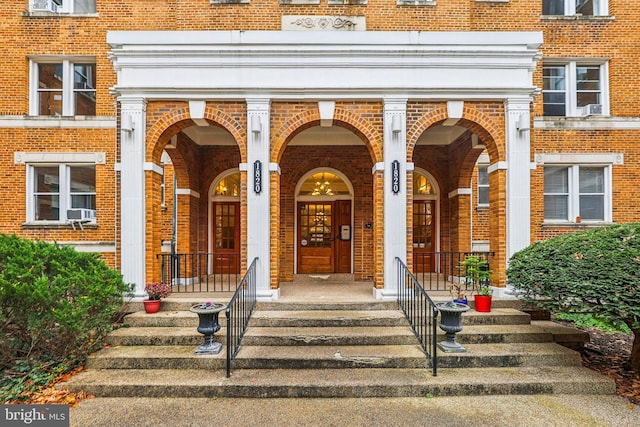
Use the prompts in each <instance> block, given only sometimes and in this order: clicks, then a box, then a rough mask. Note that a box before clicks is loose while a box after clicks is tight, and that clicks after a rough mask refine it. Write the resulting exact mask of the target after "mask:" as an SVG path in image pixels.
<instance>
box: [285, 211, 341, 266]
mask: <svg viewBox="0 0 640 427" xmlns="http://www.w3.org/2000/svg"><path fill="white" fill-rule="evenodd" d="M297 210H298V218H297V220H298V233H297V252H298V273H299V274H313V273H350V272H351V201H348V200H344V201H343V200H339V201H335V202H299V203H298V209H297Z"/></svg>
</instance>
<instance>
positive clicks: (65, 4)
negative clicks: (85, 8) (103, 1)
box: [29, 0, 96, 15]
mask: <svg viewBox="0 0 640 427" xmlns="http://www.w3.org/2000/svg"><path fill="white" fill-rule="evenodd" d="M41 1H47V3H48V4H49V5H50V7H49V9H50V10H45V9H35V8H34V7H35V3H36V0H29V9H30V10H31V11H32V12H45V13H66V14H74V13H75V14H78V15H80V14H82V15H85V14H86V13H84V12H83V13H80V12H76V11H75V10H74V6H75V1H74V0H41ZM93 3H94V5H96V1H95V0H94V2H93ZM52 4H55V5H57V8H56V10H54V8H53V7H52V6H51V5H52ZM87 13H88V14H94V13H96V12H87Z"/></svg>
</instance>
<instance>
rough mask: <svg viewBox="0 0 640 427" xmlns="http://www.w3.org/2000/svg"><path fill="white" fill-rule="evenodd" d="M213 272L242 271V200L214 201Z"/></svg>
mask: <svg viewBox="0 0 640 427" xmlns="http://www.w3.org/2000/svg"><path fill="white" fill-rule="evenodd" d="M211 229H212V230H213V256H212V264H213V265H212V266H211V269H212V272H213V273H215V274H221V273H238V272H239V271H240V202H214V203H213V224H212V227H211Z"/></svg>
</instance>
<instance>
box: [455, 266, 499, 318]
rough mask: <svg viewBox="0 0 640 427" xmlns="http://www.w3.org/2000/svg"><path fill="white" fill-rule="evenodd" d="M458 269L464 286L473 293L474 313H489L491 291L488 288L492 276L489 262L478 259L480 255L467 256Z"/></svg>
mask: <svg viewBox="0 0 640 427" xmlns="http://www.w3.org/2000/svg"><path fill="white" fill-rule="evenodd" d="M458 268H459V270H460V272H461V274H460V276H461V277H463V278H464V279H465V283H466V285H467V286H469V285H470V286H471V288H472V289H473V290H474V291H475V294H474V295H473V300H474V303H475V309H476V311H479V312H485V313H488V312H490V311H491V297H492V295H493V291H492V290H491V287H490V286H489V280H490V279H491V274H492V273H491V270H489V261H487V260H486V259H485V258H482V257H480V255H468V256H467V257H466V258H465V259H464V260H463V261H461V262H460V266H459V267H458Z"/></svg>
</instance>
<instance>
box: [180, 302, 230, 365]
mask: <svg viewBox="0 0 640 427" xmlns="http://www.w3.org/2000/svg"><path fill="white" fill-rule="evenodd" d="M226 308H227V306H226V305H225V304H221V303H213V302H204V303H201V304H195V305H192V306H191V308H190V309H189V311H191V312H192V313H196V314H197V315H198V320H199V323H198V332H200V333H201V334H203V335H204V343H202V344H201V345H200V346H199V347H198V348H197V349H196V352H195V353H196V354H218V353H220V350H222V343H219V342H215V341H214V340H213V335H214V334H215V333H216V332H218V331H219V330H220V323H218V316H219V314H220V312H221V311H222V310H225V309H226Z"/></svg>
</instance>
